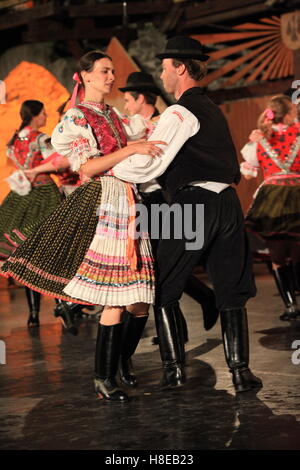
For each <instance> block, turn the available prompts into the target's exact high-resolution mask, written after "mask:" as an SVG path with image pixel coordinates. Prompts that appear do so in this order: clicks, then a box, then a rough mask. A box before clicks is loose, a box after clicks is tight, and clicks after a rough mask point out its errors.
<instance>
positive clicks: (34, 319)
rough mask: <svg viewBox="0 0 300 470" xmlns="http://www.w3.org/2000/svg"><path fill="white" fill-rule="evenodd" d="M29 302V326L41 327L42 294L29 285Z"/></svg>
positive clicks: (27, 290) (26, 289) (26, 290)
mask: <svg viewBox="0 0 300 470" xmlns="http://www.w3.org/2000/svg"><path fill="white" fill-rule="evenodd" d="M25 292H26V298H27V303H28V307H29V317H28V320H27V326H28V327H29V328H31V327H37V328H38V327H39V326H40V320H39V312H40V303H41V294H40V293H39V292H36V291H34V290H32V289H29V287H25Z"/></svg>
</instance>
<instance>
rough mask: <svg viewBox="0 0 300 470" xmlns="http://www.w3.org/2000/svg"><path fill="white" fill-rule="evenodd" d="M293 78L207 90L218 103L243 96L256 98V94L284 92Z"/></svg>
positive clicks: (265, 94)
mask: <svg viewBox="0 0 300 470" xmlns="http://www.w3.org/2000/svg"><path fill="white" fill-rule="evenodd" d="M292 81H293V80H292V79H291V78H285V79H282V80H274V81H273V82H271V81H270V82H264V83H258V84H256V85H251V86H245V87H239V88H228V89H226V88H222V89H220V90H212V91H210V90H207V91H206V94H207V95H208V96H209V98H210V99H211V100H212V101H214V102H215V103H217V104H221V103H224V102H226V101H235V100H240V99H243V98H254V97H256V96H267V95H276V94H277V93H283V92H284V91H285V90H287V89H288V88H290V87H291V85H292Z"/></svg>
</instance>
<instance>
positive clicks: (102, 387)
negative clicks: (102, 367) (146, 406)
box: [94, 378, 129, 403]
mask: <svg viewBox="0 0 300 470" xmlns="http://www.w3.org/2000/svg"><path fill="white" fill-rule="evenodd" d="M94 385H95V392H96V395H97V398H98V399H99V400H106V401H108V402H118V403H126V402H128V401H129V398H128V395H126V393H125V392H123V390H121V389H120V388H118V385H117V384H116V382H115V381H114V380H112V379H108V378H107V379H100V378H96V379H94Z"/></svg>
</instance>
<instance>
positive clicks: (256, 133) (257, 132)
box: [249, 129, 264, 142]
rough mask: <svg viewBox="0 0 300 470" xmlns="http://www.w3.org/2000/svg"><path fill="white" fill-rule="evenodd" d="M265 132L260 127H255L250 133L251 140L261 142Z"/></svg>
mask: <svg viewBox="0 0 300 470" xmlns="http://www.w3.org/2000/svg"><path fill="white" fill-rule="evenodd" d="M263 136H264V135H263V133H262V131H261V130H259V129H254V131H252V132H251V134H250V135H249V140H250V142H259V141H260V140H261V139H262V138H263Z"/></svg>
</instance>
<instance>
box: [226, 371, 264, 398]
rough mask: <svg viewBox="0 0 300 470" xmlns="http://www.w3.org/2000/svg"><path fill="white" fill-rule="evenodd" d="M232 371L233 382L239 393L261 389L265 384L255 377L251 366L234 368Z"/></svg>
mask: <svg viewBox="0 0 300 470" xmlns="http://www.w3.org/2000/svg"><path fill="white" fill-rule="evenodd" d="M231 373H232V382H233V385H234V388H235V391H236V392H237V393H240V392H247V391H249V390H254V389H260V388H262V386H263V384H262V381H261V380H260V379H259V378H258V377H255V375H253V374H252V372H251V371H250V369H249V368H246V369H245V368H244V369H234V370H232V371H231Z"/></svg>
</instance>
